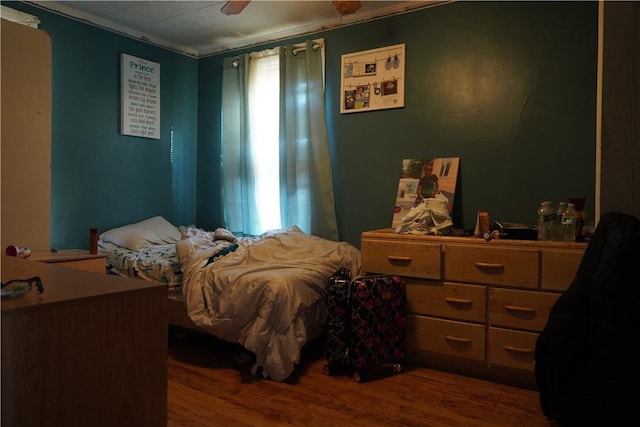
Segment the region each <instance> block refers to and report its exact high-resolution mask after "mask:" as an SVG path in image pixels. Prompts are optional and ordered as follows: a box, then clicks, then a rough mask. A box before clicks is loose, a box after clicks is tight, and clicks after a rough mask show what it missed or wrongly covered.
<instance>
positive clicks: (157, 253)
mask: <svg viewBox="0 0 640 427" xmlns="http://www.w3.org/2000/svg"><path fill="white" fill-rule="evenodd" d="M98 251H99V252H100V253H102V254H105V255H107V270H108V271H109V272H110V273H111V274H116V275H118V276H123V277H135V278H138V279H144V280H150V281H154V282H160V283H165V284H167V285H168V286H170V287H173V286H178V285H180V284H181V283H182V271H181V268H180V260H179V259H178V253H177V252H176V245H175V244H162V245H149V246H147V247H145V248H143V249H142V250H140V251H132V250H131V249H127V248H125V247H122V246H118V245H115V244H113V243H111V242H106V241H103V240H99V241H98Z"/></svg>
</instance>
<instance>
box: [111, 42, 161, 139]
mask: <svg viewBox="0 0 640 427" xmlns="http://www.w3.org/2000/svg"><path fill="white" fill-rule="evenodd" d="M120 67H121V71H120V92H121V95H120V96H121V100H122V106H121V120H120V125H121V129H120V133H122V135H132V136H140V137H144V138H153V139H160V64H158V63H157V62H151V61H147V60H146V59H142V58H136V57H135V56H131V55H127V54H126V53H123V54H121V55H120Z"/></svg>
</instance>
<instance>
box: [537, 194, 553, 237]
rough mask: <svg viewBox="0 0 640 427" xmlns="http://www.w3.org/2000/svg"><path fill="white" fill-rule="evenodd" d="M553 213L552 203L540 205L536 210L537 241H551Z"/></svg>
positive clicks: (547, 202) (545, 202) (546, 202)
mask: <svg viewBox="0 0 640 427" xmlns="http://www.w3.org/2000/svg"><path fill="white" fill-rule="evenodd" d="M555 213H556V212H555V209H553V203H552V202H549V201H544V202H542V203H540V207H539V208H538V240H551V236H552V232H553V217H554V215H555Z"/></svg>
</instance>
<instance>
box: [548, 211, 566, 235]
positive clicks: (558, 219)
mask: <svg viewBox="0 0 640 427" xmlns="http://www.w3.org/2000/svg"><path fill="white" fill-rule="evenodd" d="M565 209H567V202H558V209H556V214H555V217H554V219H553V232H552V235H551V240H556V241H562V214H563V213H564V211H565Z"/></svg>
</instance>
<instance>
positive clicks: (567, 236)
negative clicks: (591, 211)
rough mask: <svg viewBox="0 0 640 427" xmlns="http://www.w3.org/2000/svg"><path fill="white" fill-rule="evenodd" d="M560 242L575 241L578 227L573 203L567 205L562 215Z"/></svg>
mask: <svg viewBox="0 0 640 427" xmlns="http://www.w3.org/2000/svg"><path fill="white" fill-rule="evenodd" d="M561 224H562V225H561V226H562V241H563V242H575V241H576V227H577V226H578V213H577V212H576V208H575V206H574V204H573V203H569V204H568V205H567V208H566V209H565V210H564V212H563V213H562V222H561Z"/></svg>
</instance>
